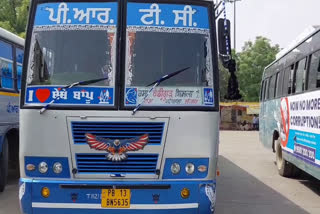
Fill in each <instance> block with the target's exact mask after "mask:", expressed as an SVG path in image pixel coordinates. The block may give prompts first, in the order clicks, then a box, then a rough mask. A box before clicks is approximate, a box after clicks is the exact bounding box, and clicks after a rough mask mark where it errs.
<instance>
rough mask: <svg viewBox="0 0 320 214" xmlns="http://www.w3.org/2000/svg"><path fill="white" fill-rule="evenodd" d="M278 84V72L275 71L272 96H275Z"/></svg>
mask: <svg viewBox="0 0 320 214" xmlns="http://www.w3.org/2000/svg"><path fill="white" fill-rule="evenodd" d="M278 84H279V72H278V73H276V80H275V84H274V93H273V97H276V94H277V90H278Z"/></svg>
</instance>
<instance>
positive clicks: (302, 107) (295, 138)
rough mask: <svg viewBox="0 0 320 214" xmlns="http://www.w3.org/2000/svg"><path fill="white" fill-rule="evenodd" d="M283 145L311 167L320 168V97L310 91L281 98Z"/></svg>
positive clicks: (281, 134) (317, 93)
mask: <svg viewBox="0 0 320 214" xmlns="http://www.w3.org/2000/svg"><path fill="white" fill-rule="evenodd" d="M280 110H281V121H280V124H281V133H280V137H281V144H282V147H283V149H284V150H285V151H286V152H289V153H291V154H292V155H294V156H295V157H297V158H298V159H301V160H303V161H305V162H307V163H309V164H311V165H314V166H317V167H320V94H319V92H317V91H316V92H311V93H307V94H301V95H296V96H292V97H286V98H282V99H281V104H280Z"/></svg>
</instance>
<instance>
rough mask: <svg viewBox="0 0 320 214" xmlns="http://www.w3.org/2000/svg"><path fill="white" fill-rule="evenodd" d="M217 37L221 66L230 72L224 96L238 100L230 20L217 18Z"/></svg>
mask: <svg viewBox="0 0 320 214" xmlns="http://www.w3.org/2000/svg"><path fill="white" fill-rule="evenodd" d="M218 39H219V55H220V59H221V62H222V65H223V67H225V68H227V69H228V70H229V73H230V77H229V81H228V93H227V95H226V96H225V99H226V100H239V99H241V98H242V96H241V94H240V91H239V84H238V80H237V76H236V74H235V72H236V70H237V69H236V68H237V65H236V61H235V60H234V59H232V55H231V40H230V21H229V20H225V19H219V20H218Z"/></svg>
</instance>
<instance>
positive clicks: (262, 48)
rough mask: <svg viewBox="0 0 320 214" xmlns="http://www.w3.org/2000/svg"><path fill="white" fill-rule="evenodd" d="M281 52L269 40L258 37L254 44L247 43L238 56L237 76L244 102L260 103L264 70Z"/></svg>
mask: <svg viewBox="0 0 320 214" xmlns="http://www.w3.org/2000/svg"><path fill="white" fill-rule="evenodd" d="M279 50H280V49H279V46H278V45H275V46H272V45H271V44H270V40H269V39H267V38H265V37H257V38H256V40H255V41H254V42H251V41H248V42H246V43H245V45H244V47H243V49H242V52H240V53H238V54H237V64H238V71H237V76H238V80H239V86H240V92H241V94H242V96H243V100H244V101H249V102H256V101H259V92H260V85H261V77H262V73H263V70H264V68H265V67H266V66H267V65H269V64H270V63H271V62H272V61H274V60H275V59H276V54H277V53H278V52H279Z"/></svg>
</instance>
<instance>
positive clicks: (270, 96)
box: [268, 75, 276, 99]
mask: <svg viewBox="0 0 320 214" xmlns="http://www.w3.org/2000/svg"><path fill="white" fill-rule="evenodd" d="M275 83H276V76H275V75H273V76H272V77H271V78H270V84H269V93H268V99H273V98H274V86H275Z"/></svg>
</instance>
